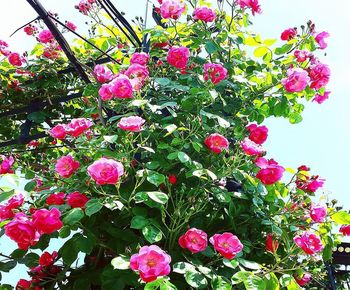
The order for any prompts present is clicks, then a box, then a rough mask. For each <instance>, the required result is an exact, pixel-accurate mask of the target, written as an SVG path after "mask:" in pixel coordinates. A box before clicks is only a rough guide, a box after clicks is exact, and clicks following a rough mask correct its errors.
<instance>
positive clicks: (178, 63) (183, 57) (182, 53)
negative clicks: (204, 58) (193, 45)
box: [167, 46, 190, 69]
mask: <svg viewBox="0 0 350 290" xmlns="http://www.w3.org/2000/svg"><path fill="white" fill-rule="evenodd" d="M189 58H190V50H189V49H188V48H187V47H184V46H173V47H172V48H170V49H169V51H168V56H167V61H168V63H169V64H170V65H172V66H174V67H176V68H178V69H183V68H185V67H186V66H187V63H188V60H189Z"/></svg>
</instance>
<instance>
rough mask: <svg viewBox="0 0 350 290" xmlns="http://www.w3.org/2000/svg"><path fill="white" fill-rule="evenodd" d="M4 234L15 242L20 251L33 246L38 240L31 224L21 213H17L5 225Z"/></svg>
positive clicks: (37, 235)
mask: <svg viewBox="0 0 350 290" xmlns="http://www.w3.org/2000/svg"><path fill="white" fill-rule="evenodd" d="M5 234H6V236H8V237H9V238H10V239H11V240H13V241H15V242H16V243H17V245H18V248H20V249H21V250H27V249H28V248H29V247H30V246H34V245H35V244H36V243H37V242H38V240H39V238H40V234H39V233H38V232H37V231H36V230H35V227H34V225H33V223H32V222H31V221H30V220H29V219H28V217H27V216H26V215H25V214H24V213H22V212H20V213H17V214H16V215H15V217H14V219H13V220H12V221H11V222H9V223H8V224H6V225H5Z"/></svg>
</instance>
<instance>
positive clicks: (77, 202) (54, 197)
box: [46, 191, 89, 208]
mask: <svg viewBox="0 0 350 290" xmlns="http://www.w3.org/2000/svg"><path fill="white" fill-rule="evenodd" d="M88 201H89V198H88V197H87V196H86V195H85V194H83V193H80V192H78V191H74V192H72V193H69V194H67V195H66V194H65V193H64V192H59V193H52V194H50V195H49V196H48V197H47V199H46V204H47V205H62V204H65V203H66V202H67V204H68V205H69V206H70V207H71V208H84V207H85V205H86V203H87V202H88Z"/></svg>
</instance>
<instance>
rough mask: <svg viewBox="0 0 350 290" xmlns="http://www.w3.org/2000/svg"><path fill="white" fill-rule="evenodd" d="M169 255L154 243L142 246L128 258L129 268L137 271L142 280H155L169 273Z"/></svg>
mask: <svg viewBox="0 0 350 290" xmlns="http://www.w3.org/2000/svg"><path fill="white" fill-rule="evenodd" d="M170 262H171V257H170V256H169V255H168V254H167V253H166V252H164V251H163V250H162V249H161V248H159V247H158V246H156V245H151V246H144V247H142V248H141V249H140V251H139V253H138V254H134V255H132V256H131V258H130V268H131V270H133V271H139V273H140V277H141V279H142V280H143V281H144V282H151V281H154V280H156V279H157V278H158V277H159V276H166V275H168V274H169V273H170V265H169V264H170Z"/></svg>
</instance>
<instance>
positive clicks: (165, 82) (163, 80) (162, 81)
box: [154, 78, 171, 86]
mask: <svg viewBox="0 0 350 290" xmlns="http://www.w3.org/2000/svg"><path fill="white" fill-rule="evenodd" d="M154 81H155V82H156V83H157V84H159V85H161V86H167V85H169V84H170V83H171V80H170V79H168V78H155V79H154Z"/></svg>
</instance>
